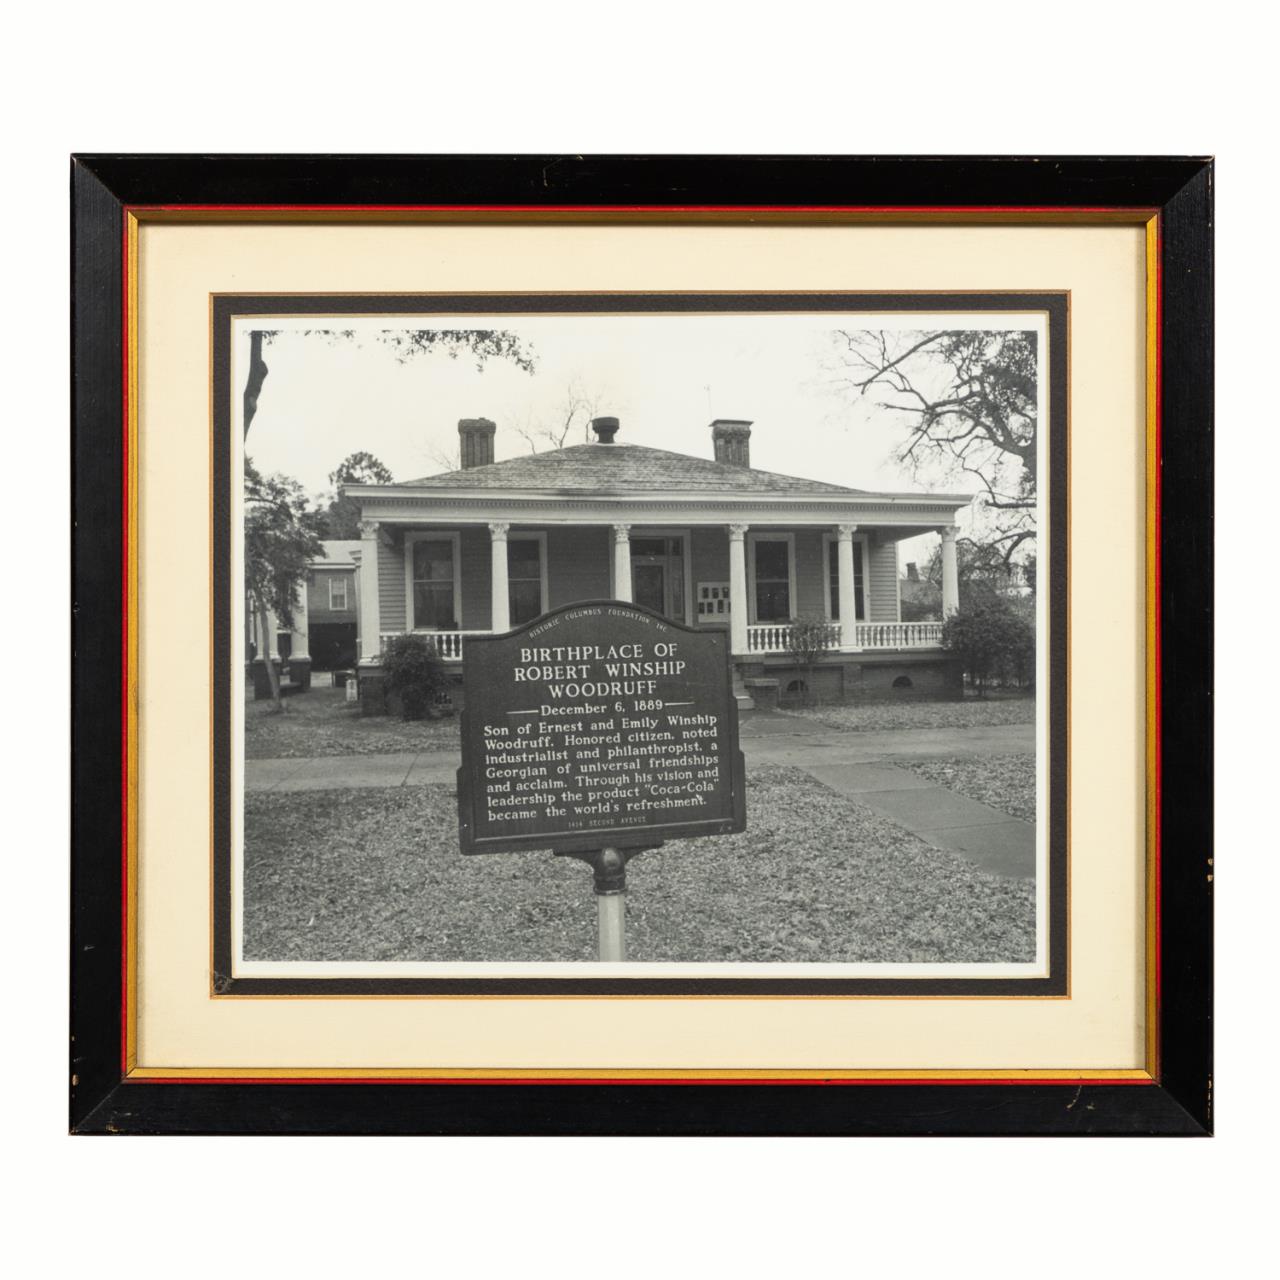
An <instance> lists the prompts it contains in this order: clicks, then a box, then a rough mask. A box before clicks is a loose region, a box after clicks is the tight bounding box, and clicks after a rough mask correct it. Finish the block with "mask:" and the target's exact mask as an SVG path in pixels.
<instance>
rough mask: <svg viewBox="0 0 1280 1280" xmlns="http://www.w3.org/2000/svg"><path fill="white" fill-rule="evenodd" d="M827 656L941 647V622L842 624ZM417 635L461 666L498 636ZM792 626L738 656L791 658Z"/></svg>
mask: <svg viewBox="0 0 1280 1280" xmlns="http://www.w3.org/2000/svg"><path fill="white" fill-rule="evenodd" d="M826 631H827V634H826V644H825V648H824V652H827V653H832V654H835V653H864V652H867V651H881V652H886V653H897V652H902V651H904V650H911V651H918V650H928V649H940V648H941V647H942V623H941V622H859V623H855V624H854V630H853V644H852V645H845V644H844V636H843V629H842V627H841V625H840V623H839V622H829V623H827V626H826ZM405 634H408V633H407V632H405V631H404V630H400V631H384V632H382V633H380V635H379V637H378V649H379V652H381V651H382V649H384V648H385V647H386V645H387V642H388V641H389V640H392V639H394V638H395V637H397V636H402V635H405ZM416 634H418V635H422V636H425V637H426V638H428V639H430V640H431V641H432V643H433V644H434V645H435V647H436V652H437V653H438V654H439V655H440V658H441V659H442V660H443V661H444V662H449V663H460V662H461V661H462V654H463V648H464V646H465V645H466V642H467V639H468V637H470V636H488V635H495V634H498V633H496V632H493V631H490V630H481V631H430V630H419V631H417V632H416ZM790 637H791V623H789V622H786V623H777V622H769V623H753V624H748V626H747V647H746V650H745V651H744V652H743V653H742V654H740V655H735V656H741V657H744V658H755V657H767V656H775V655H776V656H782V655H789V654H790V652H791V648H790Z"/></svg>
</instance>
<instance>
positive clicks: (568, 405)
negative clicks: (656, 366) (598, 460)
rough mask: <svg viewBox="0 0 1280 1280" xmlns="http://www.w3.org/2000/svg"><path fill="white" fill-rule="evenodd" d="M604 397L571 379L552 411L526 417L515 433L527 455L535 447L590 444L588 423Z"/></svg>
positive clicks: (589, 424) (536, 448) (579, 380)
mask: <svg viewBox="0 0 1280 1280" xmlns="http://www.w3.org/2000/svg"><path fill="white" fill-rule="evenodd" d="M607 395H608V393H607V392H606V391H604V390H603V389H602V388H600V387H591V388H588V387H587V385H586V384H585V383H584V382H583V380H582V379H581V378H573V379H572V380H571V381H570V382H569V384H568V386H567V387H565V390H564V395H563V397H562V398H561V399H560V402H559V403H558V404H557V405H556V406H555V408H554V409H551V410H550V411H548V412H545V413H539V414H530V415H529V416H528V418H527V419H526V421H525V422H524V424H523V425H517V426H516V427H515V432H516V434H517V435H518V436H520V437H521V438H522V439H523V440H524V441H525V442H526V443H527V444H528V446H529V452H530V453H537V452H538V448H539V446H542V447H544V448H545V447H546V446H548V445H549V446H550V447H551V448H552V449H563V448H564V447H565V446H566V445H567V444H590V443H591V419H592V418H595V417H598V416H599V413H600V406H601V404H602V403H603V402H604V400H605V399H606V397H607Z"/></svg>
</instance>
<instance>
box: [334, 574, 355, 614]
mask: <svg viewBox="0 0 1280 1280" xmlns="http://www.w3.org/2000/svg"><path fill="white" fill-rule="evenodd" d="M349 608H350V605H348V604H347V579H346V575H345V574H341V575H340V574H333V575H331V576H330V578H329V609H330V611H331V612H333V613H341V612H343V611H344V610H346V609H349Z"/></svg>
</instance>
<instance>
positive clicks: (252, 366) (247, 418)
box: [244, 329, 267, 436]
mask: <svg viewBox="0 0 1280 1280" xmlns="http://www.w3.org/2000/svg"><path fill="white" fill-rule="evenodd" d="M266 379H267V362H266V361H265V360H264V359H263V358H262V330H261V329H254V330H252V331H251V332H250V334H249V376H248V377H247V378H246V379H245V384H244V433H245V435H246V436H247V435H248V434H249V423H251V422H252V421H253V415H254V414H255V413H257V412H258V396H259V394H261V392H262V384H263V383H264V382H265V381H266Z"/></svg>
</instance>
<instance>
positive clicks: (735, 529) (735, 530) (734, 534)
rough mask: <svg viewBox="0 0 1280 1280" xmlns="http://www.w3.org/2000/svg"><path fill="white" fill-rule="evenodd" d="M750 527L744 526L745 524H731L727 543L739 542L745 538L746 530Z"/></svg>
mask: <svg viewBox="0 0 1280 1280" xmlns="http://www.w3.org/2000/svg"><path fill="white" fill-rule="evenodd" d="M750 527H751V526H750V525H745V524H731V525H730V526H729V541H730V542H741V541H742V539H743V538H744V537H746V534H747V530H748V529H749V528H750Z"/></svg>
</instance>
